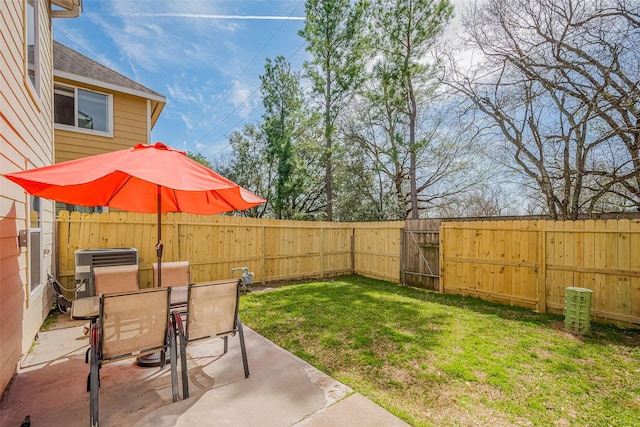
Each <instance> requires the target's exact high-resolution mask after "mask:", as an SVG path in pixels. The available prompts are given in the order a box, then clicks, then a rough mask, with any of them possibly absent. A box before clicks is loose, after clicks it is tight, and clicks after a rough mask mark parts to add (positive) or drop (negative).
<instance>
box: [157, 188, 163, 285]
mask: <svg viewBox="0 0 640 427" xmlns="http://www.w3.org/2000/svg"><path fill="white" fill-rule="evenodd" d="M157 188H158V243H157V244H156V255H157V256H158V287H159V288H161V287H162V249H163V245H162V218H161V215H162V209H161V205H160V191H161V189H162V187H161V186H159V185H158V186H157Z"/></svg>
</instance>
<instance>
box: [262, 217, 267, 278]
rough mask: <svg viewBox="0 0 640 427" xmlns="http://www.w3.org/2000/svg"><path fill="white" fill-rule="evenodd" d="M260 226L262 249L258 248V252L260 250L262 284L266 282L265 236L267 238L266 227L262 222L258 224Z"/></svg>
mask: <svg viewBox="0 0 640 427" xmlns="http://www.w3.org/2000/svg"><path fill="white" fill-rule="evenodd" d="M260 228H261V229H262V249H261V250H260V252H262V255H261V257H260V269H261V270H262V285H263V286H264V285H266V284H267V259H266V257H267V253H266V247H265V245H266V238H267V231H266V230H267V228H266V227H265V226H264V224H262V225H261V226H260Z"/></svg>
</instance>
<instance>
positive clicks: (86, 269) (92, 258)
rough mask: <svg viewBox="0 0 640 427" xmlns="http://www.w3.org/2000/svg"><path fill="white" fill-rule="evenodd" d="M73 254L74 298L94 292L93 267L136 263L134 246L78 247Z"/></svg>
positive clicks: (136, 257)
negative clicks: (74, 269)
mask: <svg viewBox="0 0 640 427" xmlns="http://www.w3.org/2000/svg"><path fill="white" fill-rule="evenodd" d="M75 256H76V298H84V297H91V296H94V295H95V294H96V283H95V281H94V279H93V269H94V268H95V267H107V266H110V265H137V264H138V250H137V249H136V248H118V249H80V250H77V251H76V252H75Z"/></svg>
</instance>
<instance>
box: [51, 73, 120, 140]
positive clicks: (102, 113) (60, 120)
mask: <svg viewBox="0 0 640 427" xmlns="http://www.w3.org/2000/svg"><path fill="white" fill-rule="evenodd" d="M53 96H54V100H53V102H54V106H53V116H54V122H55V123H56V125H59V126H57V127H58V128H61V129H64V128H66V127H70V128H74V130H76V131H80V132H87V133H100V134H101V133H106V134H109V135H111V134H112V124H111V117H112V114H111V110H112V106H111V96H110V95H106V94H103V93H98V92H93V91H90V90H86V89H80V88H77V87H71V86H62V85H55V87H54V90H53Z"/></svg>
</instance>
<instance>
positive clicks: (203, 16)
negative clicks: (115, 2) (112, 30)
mask: <svg viewBox="0 0 640 427" xmlns="http://www.w3.org/2000/svg"><path fill="white" fill-rule="evenodd" d="M117 16H133V17H136V16H140V17H168V18H196V19H236V20H241V19H252V20H270V21H277V20H280V21H282V20H285V21H304V20H305V18H304V16H273V15H211V14H206V13H127V14H118V15H117Z"/></svg>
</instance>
